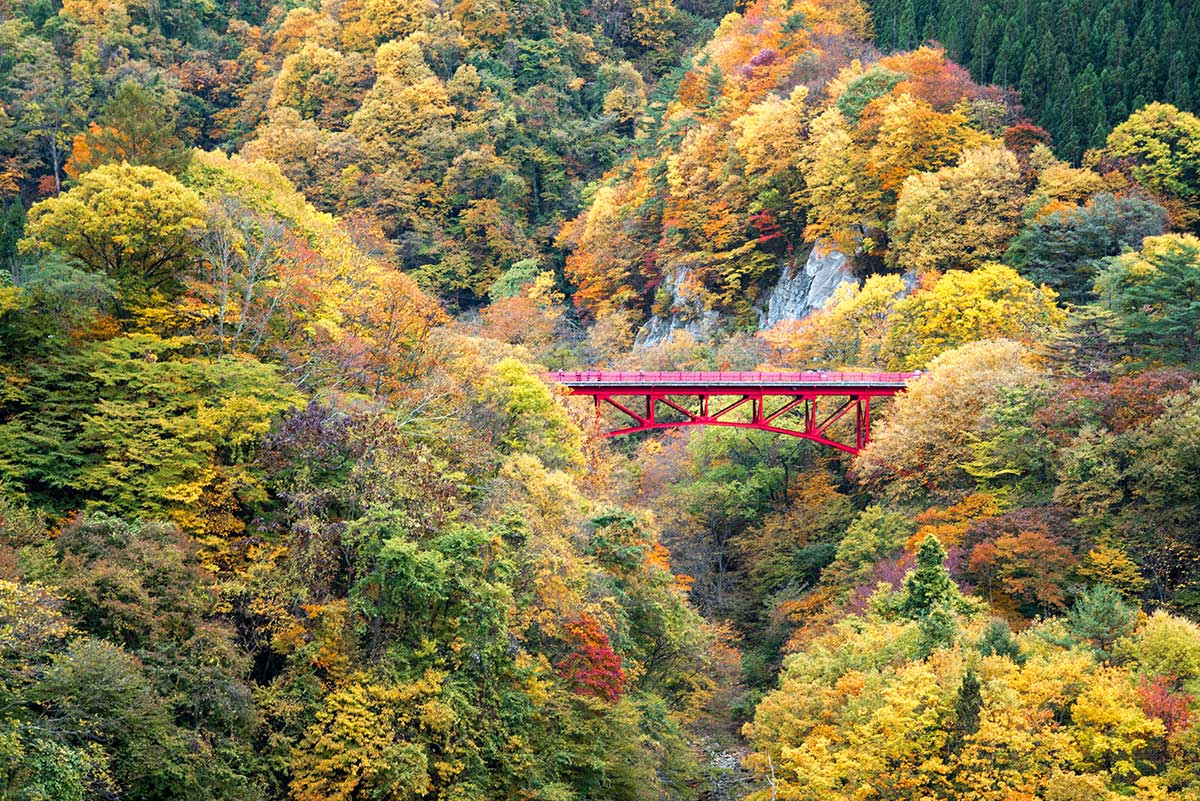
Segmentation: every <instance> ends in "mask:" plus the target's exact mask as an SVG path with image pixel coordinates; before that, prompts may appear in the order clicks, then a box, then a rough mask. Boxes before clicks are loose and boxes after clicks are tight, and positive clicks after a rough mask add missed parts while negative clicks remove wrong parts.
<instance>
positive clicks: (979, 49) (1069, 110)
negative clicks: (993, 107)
mask: <svg viewBox="0 0 1200 801" xmlns="http://www.w3.org/2000/svg"><path fill="white" fill-rule="evenodd" d="M871 10H872V12H873V13H874V15H875V21H876V26H875V27H876V31H877V37H878V38H877V41H878V42H879V46H880V48H882V49H883V50H885V51H892V50H908V49H911V48H913V47H916V46H917V45H918V44H919V43H921V42H924V41H937V42H939V43H941V44H942V45H943V46H944V47H945V48H946V51H947V52H948V53H949V54H950V56H951V57H952V58H954V59H955V60H956V61H958V62H959V63H960V64H962V65H963V66H965V67H966V68H967V69H969V70H970V71H971V75H973V76H974V77H975V79H976V80H979V81H991V82H993V83H998V84H1003V85H1007V86H1013V87H1016V88H1017V89H1019V90H1020V91H1021V97H1022V99H1023V100H1024V103H1025V107H1026V110H1027V111H1028V112H1029V114H1030V115H1031V116H1032V118H1033V120H1034V121H1035V122H1037V123H1038V124H1039V125H1041V126H1042V127H1044V128H1046V129H1047V130H1048V131H1050V133H1051V134H1052V135H1053V136H1054V140H1055V142H1057V143H1058V153H1059V155H1060V156H1062V157H1063V158H1066V159H1070V160H1077V159H1078V158H1079V157H1080V156H1081V154H1082V153H1083V151H1084V149H1086V148H1090V147H1099V146H1101V145H1102V144H1103V143H1104V138H1105V136H1106V135H1107V134H1108V130H1109V129H1110V128H1111V127H1112V126H1114V125H1116V124H1117V123H1118V122H1120V121H1121V120H1123V119H1125V117H1126V116H1127V115H1128V114H1129V113H1130V112H1132V111H1135V110H1137V109H1139V108H1141V107H1142V106H1144V105H1145V104H1146V103H1148V102H1150V101H1153V100H1158V101H1161V102H1165V103H1171V104H1173V105H1176V106H1178V107H1179V108H1182V109H1184V110H1187V111H1196V110H1197V109H1198V108H1200V106H1198V104H1200V97H1197V95H1196V81H1197V77H1198V75H1197V64H1196V58H1195V53H1196V50H1197V48H1198V47H1200V9H1198V8H1197V7H1196V5H1195V4H1194V3H1190V2H1187V0H1139V2H1125V0H1117V1H1116V2H1094V0H1075V1H1074V2H1057V1H1056V2H1045V0H1043V1H1042V2H1038V0H1020V2H1008V1H1006V0H874V1H873V2H872V3H871Z"/></svg>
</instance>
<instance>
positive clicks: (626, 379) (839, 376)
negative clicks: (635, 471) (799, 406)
mask: <svg viewBox="0 0 1200 801" xmlns="http://www.w3.org/2000/svg"><path fill="white" fill-rule="evenodd" d="M919 375H920V373H895V372H893V373H869V372H856V373H851V372H840V371H821V370H807V371H804V372H759V371H752V372H705V371H676V372H664V371H648V370H647V371H638V372H632V371H621V372H610V371H603V370H560V371H558V372H554V373H550V374H548V375H547V378H549V379H550V380H551V381H556V382H558V383H563V384H598V385H599V384H631V385H674V386H678V385H692V384H695V385H700V386H720V385H734V386H757V385H771V384H824V383H828V384H862V385H869V384H903V383H905V382H907V381H910V380H912V379H913V378H916V377H917V376H919Z"/></svg>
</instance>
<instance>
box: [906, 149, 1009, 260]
mask: <svg viewBox="0 0 1200 801" xmlns="http://www.w3.org/2000/svg"><path fill="white" fill-rule="evenodd" d="M1023 202H1024V189H1023V186H1022V183H1021V172H1020V167H1019V166H1018V164H1017V158H1016V156H1014V155H1013V154H1012V153H1011V152H1010V151H1008V150H1005V149H1004V148H1001V147H982V148H978V149H975V150H971V151H968V152H966V153H964V154H963V156H962V158H961V159H960V160H959V162H958V164H957V165H956V166H954V167H945V168H943V169H940V170H938V171H937V172H933V173H919V174H916V175H911V176H909V177H908V178H907V179H905V181H904V186H903V189H901V191H900V198H899V200H898V202H897V204H896V218H895V220H894V221H893V222H892V225H891V234H892V248H891V250H890V251H889V253H888V261H889V263H891V264H895V265H899V266H900V267H903V268H904V269H906V270H910V271H916V272H922V273H923V272H929V271H932V270H947V269H972V268H974V267H978V266H979V265H981V264H983V263H984V262H986V261H989V260H992V259H995V258H998V257H999V256H1000V254H1002V253H1003V252H1004V249H1005V247H1006V246H1007V245H1008V241H1009V240H1010V239H1012V237H1013V236H1015V235H1016V233H1017V231H1018V230H1019V229H1020V226H1021V207H1022V205H1023Z"/></svg>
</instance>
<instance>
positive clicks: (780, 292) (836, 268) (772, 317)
mask: <svg viewBox="0 0 1200 801" xmlns="http://www.w3.org/2000/svg"><path fill="white" fill-rule="evenodd" d="M852 283H856V279H855V277H854V275H853V274H851V272H850V266H849V263H848V262H847V260H846V257H845V255H843V254H842V253H841V251H839V250H836V249H835V248H833V247H826V246H825V245H824V244H823V243H821V242H818V243H817V244H816V245H815V246H814V247H813V249H812V251H811V252H810V253H809V254H808V259H807V260H806V261H805V262H804V269H802V270H796V271H795V273H793V274H791V275H789V274H788V272H787V271H786V270H785V271H784V274H783V275H782V276H780V278H779V283H777V284H776V285H775V288H774V289H772V290H771V291H770V292H769V293H768V295H767V304H766V309H765V310H764V311H763V313H762V317H761V318H760V320H759V328H760V329H767V328H771V327H772V326H774V325H776V324H777V323H781V322H783V321H784V320H800V319H802V318H804V317H806V316H808V315H809V314H811V313H812V312H813V311H814V310H816V309H819V308H821V307H822V306H824V305H825V303H826V302H827V301H828V300H829V299H830V298H831V297H833V293H834V292H835V291H837V288H838V287H839V286H841V285H842V284H852Z"/></svg>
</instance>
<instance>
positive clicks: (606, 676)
mask: <svg viewBox="0 0 1200 801" xmlns="http://www.w3.org/2000/svg"><path fill="white" fill-rule="evenodd" d="M564 628H565V629H566V640H567V642H568V643H570V645H571V647H572V649H573V650H572V652H571V653H569V654H568V655H567V656H565V657H563V658H562V659H560V660H559V661H558V663H557V664H556V665H555V666H554V667H555V669H556V670H557V671H558V674H559V675H560V676H562V677H563V678H564V679H566V680H567V682H568V683H570V685H571V688H572V689H573V690H574V691H575V692H576V693H578V694H579V695H590V696H593V697H596V698H603V699H605V700H607V701H612V702H615V701H618V700H620V698H621V693H622V691H623V690H624V688H625V671H624V669H622V667H621V655H620V654H618V653H616V652H615V651H613V649H612V645H611V644H610V643H609V640H608V635H607V634H605V633H604V629H602V628H601V627H600V623H599V622H597V621H596V619H595V618H593V617H591V616H590V615H580V616H579V617H578V618H576V619H575V620H571V621H568V622H567V623H566V625H565V627H564Z"/></svg>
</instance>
